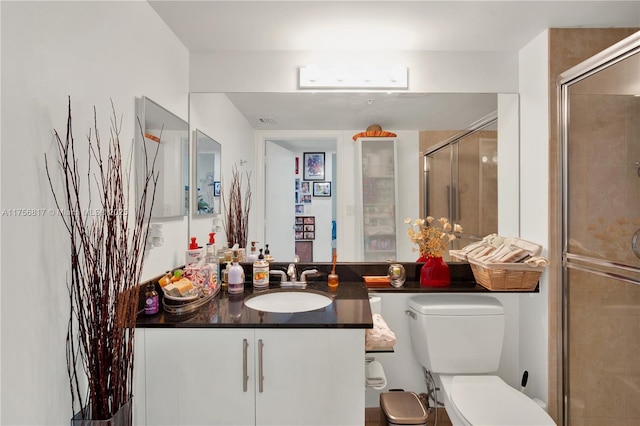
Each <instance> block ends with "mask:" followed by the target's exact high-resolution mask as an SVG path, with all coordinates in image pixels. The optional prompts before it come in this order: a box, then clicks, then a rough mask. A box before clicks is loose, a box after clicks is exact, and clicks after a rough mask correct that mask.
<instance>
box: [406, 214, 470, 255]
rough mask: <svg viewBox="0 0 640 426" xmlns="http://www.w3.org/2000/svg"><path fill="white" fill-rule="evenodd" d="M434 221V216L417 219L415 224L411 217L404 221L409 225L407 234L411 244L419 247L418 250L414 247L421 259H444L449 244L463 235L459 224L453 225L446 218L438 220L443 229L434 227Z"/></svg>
mask: <svg viewBox="0 0 640 426" xmlns="http://www.w3.org/2000/svg"><path fill="white" fill-rule="evenodd" d="M434 221H435V219H434V218H433V217H432V216H427V218H426V219H416V220H415V221H414V222H413V224H412V223H411V222H412V219H411V218H410V217H408V218H406V219H405V220H404V223H406V224H407V225H409V229H408V230H407V234H408V235H409V238H410V239H411V242H413V243H414V244H416V245H417V246H418V248H417V249H416V248H415V247H414V248H413V251H419V252H420V256H421V257H442V255H443V254H444V252H445V250H447V248H448V244H449V243H450V242H451V241H453V240H455V239H456V238H457V237H458V234H460V233H462V226H460V225H458V224H457V223H456V224H451V223H450V222H449V219H447V218H445V217H441V218H440V219H438V223H440V227H441V228H438V227H436V226H435V225H432V224H433V222H434Z"/></svg>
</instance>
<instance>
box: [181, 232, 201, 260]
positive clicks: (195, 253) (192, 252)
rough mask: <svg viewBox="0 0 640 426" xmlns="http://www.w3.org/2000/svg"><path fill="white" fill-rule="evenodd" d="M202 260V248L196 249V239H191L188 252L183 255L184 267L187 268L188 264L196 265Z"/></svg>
mask: <svg viewBox="0 0 640 426" xmlns="http://www.w3.org/2000/svg"><path fill="white" fill-rule="evenodd" d="M201 259H202V247H198V243H197V242H196V237H191V243H190V244H189V250H187V252H186V253H185V258H184V266H188V265H189V264H190V263H198V262H200V260H201Z"/></svg>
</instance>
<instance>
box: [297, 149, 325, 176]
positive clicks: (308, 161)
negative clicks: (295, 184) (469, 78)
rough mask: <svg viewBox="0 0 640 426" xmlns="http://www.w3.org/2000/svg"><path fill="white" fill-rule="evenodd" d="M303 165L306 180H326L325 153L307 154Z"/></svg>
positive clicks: (303, 158) (304, 156)
mask: <svg viewBox="0 0 640 426" xmlns="http://www.w3.org/2000/svg"><path fill="white" fill-rule="evenodd" d="M302 165H303V171H304V172H303V174H302V178H303V179H304V180H324V152H305V153H304V154H303V157H302Z"/></svg>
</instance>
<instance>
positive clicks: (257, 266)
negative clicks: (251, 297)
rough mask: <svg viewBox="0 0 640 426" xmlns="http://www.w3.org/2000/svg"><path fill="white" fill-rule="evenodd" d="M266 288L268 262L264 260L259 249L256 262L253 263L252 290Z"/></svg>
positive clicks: (267, 284)
mask: <svg viewBox="0 0 640 426" xmlns="http://www.w3.org/2000/svg"><path fill="white" fill-rule="evenodd" d="M267 287H269V262H267V261H266V260H264V255H263V254H262V249H260V254H259V255H258V260H256V261H255V262H254V263H253V288H257V289H261V288H267Z"/></svg>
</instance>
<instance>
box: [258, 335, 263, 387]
mask: <svg viewBox="0 0 640 426" xmlns="http://www.w3.org/2000/svg"><path fill="white" fill-rule="evenodd" d="M263 347H264V343H262V339H258V392H260V393H262V390H263V387H264V386H263V385H264V375H263V374H262V373H263V370H262V348H263Z"/></svg>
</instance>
